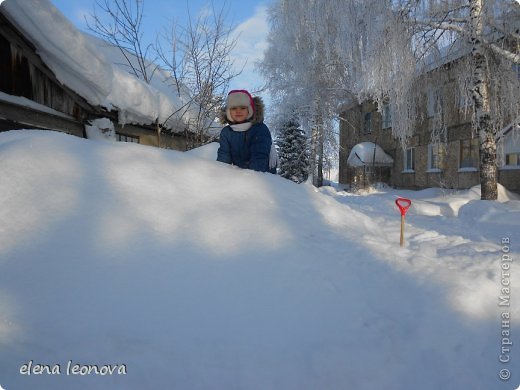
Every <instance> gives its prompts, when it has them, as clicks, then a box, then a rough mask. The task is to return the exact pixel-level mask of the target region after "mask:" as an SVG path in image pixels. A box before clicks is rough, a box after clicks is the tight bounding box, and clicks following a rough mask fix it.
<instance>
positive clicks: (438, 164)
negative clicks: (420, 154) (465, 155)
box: [428, 144, 446, 172]
mask: <svg viewBox="0 0 520 390" xmlns="http://www.w3.org/2000/svg"><path fill="white" fill-rule="evenodd" d="M445 153H446V148H445V145H444V144H430V145H428V171H430V172H436V171H440V170H441V169H442V164H443V160H444V156H445Z"/></svg>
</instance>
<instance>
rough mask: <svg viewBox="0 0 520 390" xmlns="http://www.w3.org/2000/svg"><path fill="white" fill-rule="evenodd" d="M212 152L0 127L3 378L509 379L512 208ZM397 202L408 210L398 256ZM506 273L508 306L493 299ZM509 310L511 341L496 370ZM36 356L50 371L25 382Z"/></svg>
mask: <svg viewBox="0 0 520 390" xmlns="http://www.w3.org/2000/svg"><path fill="white" fill-rule="evenodd" d="M214 157H215V145H214V144H213V145H209V146H206V147H204V148H201V149H199V150H196V151H193V152H189V153H181V152H176V151H171V150H161V149H156V148H152V147H146V146H142V145H136V144H126V143H116V142H103V141H89V140H83V139H79V138H76V137H73V136H69V135H65V134H61V133H56V132H45V131H11V132H8V133H1V134H0V177H1V180H0V201H1V205H2V207H1V208H0V386H2V387H3V388H4V389H6V390H14V389H51V388H52V389H94V388H95V389H113V388H121V389H123V388H124V389H143V388H145V389H152V388H157V389H262V390H264V389H284V390H286V389H356V390H363V389H367V390H368V389H370V390H372V389H378V388H381V389H390V390H393V389H395V390H402V389H405V390H406V389H432V390H433V389H435V390H437V389H457V390H459V389H472V390H474V389H485V390H489V389H514V388H516V387H517V386H518V384H520V366H518V364H517V363H516V362H517V361H518V359H519V358H520V343H519V341H520V338H519V337H518V335H519V334H520V321H519V320H518V318H520V299H519V292H520V287H517V286H518V285H517V284H516V282H515V280H518V277H517V276H516V275H518V270H517V269H518V267H519V266H518V265H517V263H518V253H519V250H518V248H520V230H519V229H518V227H519V225H520V222H519V221H520V218H519V217H520V201H519V200H518V197H516V196H513V195H511V194H509V193H507V192H506V191H504V190H503V189H502V191H501V198H500V201H499V202H484V201H480V200H478V198H479V193H478V191H477V189H471V190H468V191H459V192H450V191H447V190H444V191H443V190H440V189H430V190H425V191H419V192H412V191H395V190H391V189H388V190H385V191H381V192H377V193H372V194H369V195H365V196H354V195H349V194H346V193H342V192H336V191H335V190H333V189H331V188H324V189H322V190H320V191H317V190H315V189H314V188H313V187H312V186H309V185H297V184H294V183H292V182H290V181H287V180H285V179H282V178H280V177H276V176H274V175H270V174H262V173H256V172H252V171H248V170H241V169H238V168H234V167H231V166H227V165H225V164H221V163H218V162H215V161H213V160H214ZM397 196H406V197H409V198H411V199H412V201H413V205H412V208H411V209H410V212H409V213H408V215H407V217H406V230H405V235H406V244H405V247H404V248H400V247H399V213H398V211H397V209H396V207H395V205H394V200H395V198H396V197H397ZM503 238H508V239H509V241H510V245H509V247H510V248H511V252H510V254H511V255H512V257H513V259H514V260H513V262H512V263H510V270H508V275H509V274H510V276H508V277H505V276H504V274H503V269H502V267H503V265H504V264H505V263H504V261H502V260H503V257H502V256H503V255H504V249H502V245H501V241H502V239H503ZM504 280H508V281H510V285H511V297H510V306H509V307H501V306H499V296H500V295H501V290H500V289H501V287H502V283H503V281H504ZM504 312H507V313H509V315H510V317H511V322H510V326H509V327H508V329H507V330H508V332H509V339H511V340H514V342H515V344H514V345H513V346H512V347H511V351H510V352H509V354H508V356H510V357H511V359H512V361H511V362H509V363H507V364H502V363H500V362H499V355H500V354H501V346H502V342H503V336H502V334H501V332H502V331H503V330H504V329H503V327H502V323H501V316H502V315H503V313H504ZM30 361H32V364H33V367H34V365H35V364H43V365H49V366H50V367H51V368H54V369H59V370H60V371H61V374H59V375H58V374H54V375H48V374H42V375H22V374H21V373H20V370H21V369H22V370H23V365H24V364H28V363H29V362H30ZM69 361H72V365H74V364H82V365H86V364H91V365H97V366H98V367H100V368H101V366H103V365H109V364H111V365H115V364H118V365H119V366H118V368H121V367H124V368H125V370H126V375H123V374H119V375H118V374H115V373H114V374H113V375H105V376H101V375H95V374H90V375H84V376H81V375H67V372H66V369H67V364H68V362H69ZM123 364H124V365H125V366H121V365H123ZM501 369H509V370H510V371H511V373H512V378H511V379H510V380H509V381H507V382H502V381H501V380H500V379H499V377H498V374H499V371H500V370H501Z"/></svg>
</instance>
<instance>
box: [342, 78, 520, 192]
mask: <svg viewBox="0 0 520 390" xmlns="http://www.w3.org/2000/svg"><path fill="white" fill-rule="evenodd" d="M444 70H445V73H446V75H445V77H444V82H443V83H442V82H441V83H440V85H441V87H440V91H441V94H442V99H443V105H444V107H445V110H444V112H443V120H444V121H445V123H447V131H446V133H445V139H443V144H444V146H445V155H444V159H443V161H442V169H441V170H440V171H437V172H429V171H428V153H429V147H428V145H429V144H430V143H431V138H432V130H434V129H435V126H437V125H438V123H439V120H438V119H436V118H435V117H429V116H428V114H427V111H428V110H427V106H426V105H427V100H428V99H427V96H426V92H425V94H424V97H423V99H422V101H423V102H424V104H423V107H421V108H420V110H419V111H420V112H419V114H418V117H419V120H417V123H416V130H415V132H414V135H413V137H411V138H410V139H409V140H408V144H407V147H414V148H415V170H414V172H404V169H403V168H404V151H403V149H402V147H401V145H400V144H399V142H398V141H397V140H396V139H395V138H394V137H393V135H392V129H391V128H387V129H382V127H381V123H382V116H381V113H380V112H378V111H377V107H376V105H375V104H374V103H372V102H364V103H363V104H359V105H350V106H348V107H347V108H346V109H345V110H344V112H343V113H341V117H342V118H343V120H342V121H341V122H340V145H341V148H340V156H339V157H340V161H339V182H340V183H341V184H351V183H352V182H353V181H354V180H356V179H358V180H359V178H360V177H361V176H360V174H359V172H360V171H359V170H358V171H356V170H354V169H352V168H350V167H348V166H347V164H346V161H347V158H348V156H349V153H350V150H351V149H352V148H353V147H354V146H355V145H356V144H358V143H360V142H364V141H371V142H374V143H376V144H378V145H379V146H381V147H382V148H383V149H384V150H385V152H386V153H387V154H389V155H390V156H391V157H392V158H393V159H394V165H393V166H392V168H391V175H390V178H389V180H388V184H390V185H391V186H394V187H398V188H410V189H421V188H428V187H446V188H456V189H465V188H470V187H472V186H475V185H477V184H479V183H480V178H479V172H478V169H473V170H472V169H460V168H459V167H460V161H459V160H460V148H461V146H460V145H461V141H462V140H470V139H472V131H471V122H470V121H471V117H470V113H469V112H467V110H466V109H465V108H464V107H461V105H460V104H459V99H460V98H459V97H458V96H456V95H455V94H454V93H453V91H454V90H457V88H455V86H454V84H453V83H454V82H453V77H452V75H451V73H452V70H451V69H450V68H446V69H444ZM425 90H426V89H425ZM367 112H372V129H373V130H372V132H371V133H368V134H366V133H364V131H363V125H364V117H365V114H366V113H367ZM498 181H499V183H500V184H502V185H504V186H505V187H506V188H508V189H509V190H511V191H515V192H520V170H518V169H515V170H511V169H499V172H498Z"/></svg>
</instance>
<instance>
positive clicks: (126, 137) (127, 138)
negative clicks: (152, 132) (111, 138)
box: [116, 133, 139, 144]
mask: <svg viewBox="0 0 520 390" xmlns="http://www.w3.org/2000/svg"><path fill="white" fill-rule="evenodd" d="M116 139H117V140H118V141H121V142H134V143H136V144H138V143H139V137H136V136H133V135H126V134H121V133H116Z"/></svg>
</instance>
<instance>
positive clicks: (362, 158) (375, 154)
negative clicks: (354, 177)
mask: <svg viewBox="0 0 520 390" xmlns="http://www.w3.org/2000/svg"><path fill="white" fill-rule="evenodd" d="M393 163H394V159H393V158H392V157H390V156H389V155H388V154H386V153H385V151H384V150H383V148H382V147H381V146H379V145H377V144H375V143H373V142H361V143H359V144H357V145H355V146H354V147H353V148H352V150H351V151H350V154H349V156H348V159H347V164H348V165H349V166H351V167H362V166H377V167H384V166H391V165H392V164H393Z"/></svg>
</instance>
